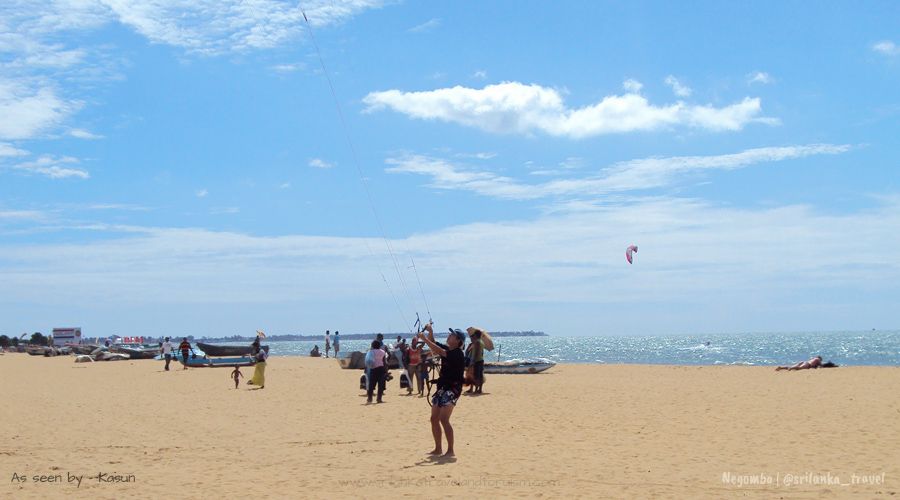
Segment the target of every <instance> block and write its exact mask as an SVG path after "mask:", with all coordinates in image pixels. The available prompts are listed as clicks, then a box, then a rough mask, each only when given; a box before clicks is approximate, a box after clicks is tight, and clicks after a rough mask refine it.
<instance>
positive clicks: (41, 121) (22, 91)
mask: <svg viewBox="0 0 900 500" xmlns="http://www.w3.org/2000/svg"><path fill="white" fill-rule="evenodd" d="M78 107H79V105H78V103H75V102H67V101H65V100H64V99H62V98H60V97H59V96H57V95H56V92H55V91H54V90H53V89H52V88H51V87H48V86H30V85H26V83H25V82H24V81H21V80H20V81H12V80H4V79H2V78H0V117H3V118H2V119H0V139H33V138H36V137H39V136H40V135H41V134H44V133H46V132H47V131H49V130H51V129H53V128H54V127H56V126H58V125H59V124H61V123H62V122H63V121H64V120H65V119H66V118H68V116H69V115H70V114H71V113H72V112H73V111H74V110H75V109H77V108H78Z"/></svg>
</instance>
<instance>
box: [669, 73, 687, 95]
mask: <svg viewBox="0 0 900 500" xmlns="http://www.w3.org/2000/svg"><path fill="white" fill-rule="evenodd" d="M665 81H666V85H668V86H669V87H672V92H673V93H674V94H675V95H677V96H678V97H690V96H691V93H692V90H691V88H690V87H688V86H687V85H684V84H682V83H681V82H680V81H679V80H678V79H677V78H675V77H674V76H672V75H669V76H667V77H666V80H665Z"/></svg>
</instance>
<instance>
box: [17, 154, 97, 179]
mask: <svg viewBox="0 0 900 500" xmlns="http://www.w3.org/2000/svg"><path fill="white" fill-rule="evenodd" d="M78 163H79V161H78V159H77V158H73V157H71V156H62V157H57V156H52V155H42V156H40V157H38V158H37V159H35V160H32V161H26V162H23V163H18V164H14V165H11V166H10V167H9V168H12V169H14V170H19V171H22V172H25V173H29V174H37V175H43V176H44V177H49V178H51V179H66V178H69V177H77V178H79V179H88V178H90V174H89V173H88V172H87V171H86V170H84V169H80V168H75V167H74V166H72V165H75V164H78Z"/></svg>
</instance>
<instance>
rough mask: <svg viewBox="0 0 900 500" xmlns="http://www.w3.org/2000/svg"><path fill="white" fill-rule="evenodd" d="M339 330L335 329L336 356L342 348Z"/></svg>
mask: <svg viewBox="0 0 900 500" xmlns="http://www.w3.org/2000/svg"><path fill="white" fill-rule="evenodd" d="M340 333H341V332H339V331H337V330H335V331H334V344H333V345H334V357H338V351H340V350H341V338H340Z"/></svg>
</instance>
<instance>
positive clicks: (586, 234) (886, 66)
mask: <svg viewBox="0 0 900 500" xmlns="http://www.w3.org/2000/svg"><path fill="white" fill-rule="evenodd" d="M297 5H298V4H297V3H294V2H281V1H276V0H257V1H254V2H237V1H199V2H176V1H171V0H154V1H148V2H127V1H122V0H59V1H40V2H38V1H25V0H13V1H12V2H4V4H3V6H0V282H2V283H3V286H2V287H0V333H7V334H15V333H21V332H25V331H28V332H32V331H39V330H40V331H47V330H49V329H50V328H53V327H54V326H81V327H83V328H84V330H85V332H86V334H87V335H91V336H93V335H108V334H113V333H118V334H123V335H124V334H142V335H146V334H157V333H158V334H162V333H167V334H181V333H192V334H194V335H212V334H228V335H231V334H250V333H252V332H253V331H254V330H255V329H264V330H266V331H269V332H273V333H296V332H304V333H310V332H316V331H319V330H325V329H326V328H328V329H331V330H334V329H339V330H342V331H347V332H355V331H389V330H390V331H403V330H405V329H407V328H408V326H409V324H411V323H412V321H413V320H414V318H415V313H416V312H419V313H420V314H421V315H422V316H423V317H424V316H427V312H426V310H428V309H430V311H431V313H432V315H433V317H434V319H435V321H436V322H437V323H438V325H439V326H466V325H469V324H478V325H483V326H484V327H486V328H488V329H489V330H496V329H500V330H507V329H539V330H544V331H547V332H550V333H553V334H560V335H578V334H583V335H587V334H653V333H691V332H697V333H700V332H703V333H707V332H740V331H761V330H763V331H771V330H838V329H868V328H896V327H897V320H896V313H895V312H894V309H895V308H896V303H897V302H898V299H900V285H898V283H900V280H898V278H900V251H898V248H900V237H898V234H897V233H898V231H897V229H898V228H900V182H898V181H900V175H898V173H897V168H898V166H900V165H898V163H900V153H898V148H897V139H896V138H897V137H898V132H900V127H898V120H900V92H898V91H897V89H898V88H900V6H898V4H897V3H896V2H868V3H866V4H865V6H864V8H861V7H860V6H859V5H854V4H851V3H849V2H848V3H833V4H828V5H822V6H817V7H818V8H812V7H811V6H810V5H809V4H808V3H806V2H753V3H745V4H735V3H733V2H732V3H722V2H694V3H692V4H691V5H690V6H688V7H685V6H684V5H672V4H669V3H666V2H628V3H627V4H623V3H621V2H554V3H552V4H551V3H542V2H524V1H516V2H511V1H510V2H448V3H440V4H439V3H435V2H382V1H379V0H350V1H342V0H333V1H331V0H324V1H319V2H314V1H309V2H302V3H301V4H300V5H301V6H302V7H303V9H304V10H305V12H306V13H307V15H308V18H309V20H310V24H311V28H312V30H313V33H314V35H315V39H316V42H317V44H314V43H313V42H312V40H311V39H310V36H309V31H308V30H307V27H306V25H305V23H304V21H303V16H302V13H301V11H300V9H299V8H298V6H297ZM316 45H318V48H319V50H320V53H321V56H322V60H323V61H324V64H325V66H326V68H327V74H326V73H325V72H323V71H322V69H321V66H320V61H319V58H318V56H317V51H316ZM328 77H330V79H331V82H332V83H333V85H334V89H335V95H336V96H337V104H336V103H335V101H334V99H333V98H332V94H331V91H330V89H329V82H328ZM339 110H340V113H342V114H343V116H344V118H345V121H346V128H344V127H343V126H342V123H341V120H340V118H339V116H340V115H339ZM348 137H349V139H350V141H351V142H352V144H353V146H354V148H355V150H356V158H357V159H358V162H355V161H354V155H353V154H352V151H351V148H350V146H349V145H348ZM357 167H358V168H357ZM360 173H361V174H362V175H360ZM363 181H365V185H366V186H367V187H368V190H369V192H370V193H371V199H372V200H373V202H374V208H375V211H376V212H377V214H378V217H379V218H380V220H381V227H382V228H383V233H382V230H381V229H380V227H379V224H378V223H377V222H376V220H375V218H374V217H373V213H372V207H371V206H370V204H369V202H368V201H367V200H368V197H367V195H366V190H365V188H364V184H363ZM383 237H385V238H386V239H384V238H383ZM630 244H636V245H638V247H639V252H638V254H637V256H636V259H635V263H634V264H633V265H628V264H627V263H626V262H625V259H624V255H623V253H624V250H625V248H626V247H627V246H628V245H630ZM388 246H389V247H390V248H391V249H392V250H393V256H392V255H391V254H390V253H389V252H388V250H387V247H388ZM413 262H415V269H413V267H412V263H413ZM414 271H418V277H417V276H416V273H415V272H414ZM417 278H418V279H417ZM419 280H421V283H422V289H421V290H420V288H419V286H418V281H419ZM423 292H424V293H423ZM426 301H427V303H428V304H427V307H426V304H425V302H426Z"/></svg>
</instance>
